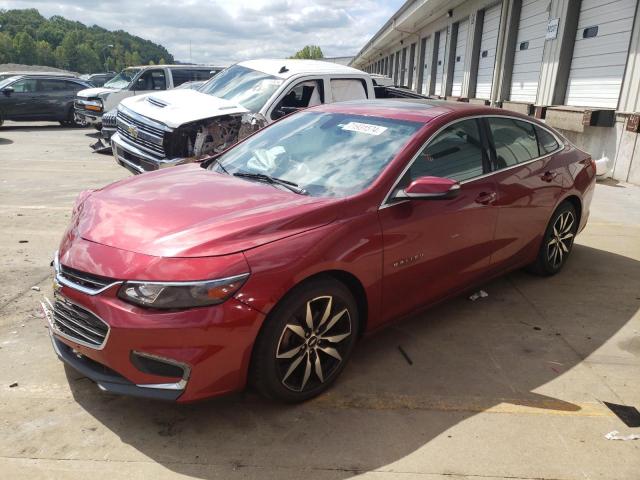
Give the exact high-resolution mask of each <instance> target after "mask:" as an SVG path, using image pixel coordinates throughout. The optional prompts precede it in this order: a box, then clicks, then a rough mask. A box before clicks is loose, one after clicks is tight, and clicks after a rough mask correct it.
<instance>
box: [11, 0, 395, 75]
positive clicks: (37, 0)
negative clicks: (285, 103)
mask: <svg viewBox="0 0 640 480" xmlns="http://www.w3.org/2000/svg"><path fill="white" fill-rule="evenodd" d="M403 1H404V0H324V1H322V0H244V1H237V0H228V1H226V2H224V1H219V0H187V1H176V0H173V1H167V0H160V1H154V2H150V1H145V0H137V1H132V0H107V1H95V0H92V1H88V0H69V1H64V0H62V1H60V0H58V1H50V0H30V1H27V0H3V1H2V8H5V9H13V8H36V9H38V10H39V11H40V13H41V14H42V15H44V16H45V17H50V16H52V15H62V16H63V17H66V18H68V19H70V20H77V21H80V22H82V23H84V24H85V25H93V24H96V25H99V26H101V27H104V28H106V29H108V30H119V29H122V30H125V31H127V32H129V33H131V34H134V35H137V36H140V37H142V38H146V39H148V40H151V41H153V42H156V43H160V44H162V45H164V46H165V47H166V48H167V49H168V50H169V52H171V53H172V54H173V55H174V57H175V58H176V60H180V61H185V62H187V61H193V62H197V63H210V64H223V65H226V64H230V63H233V62H236V61H242V60H247V59H251V58H267V57H271V58H282V57H288V56H291V55H293V54H294V53H295V52H296V51H298V50H300V49H301V48H302V47H304V46H305V45H308V44H313V45H319V46H320V47H321V48H322V51H323V52H324V55H325V57H337V56H351V55H355V54H356V53H358V51H359V50H360V49H361V48H362V47H363V46H364V44H365V43H366V42H367V41H368V40H369V39H370V38H371V36H373V34H374V33H375V32H377V31H378V29H379V28H380V27H381V26H382V25H383V24H384V23H385V22H386V21H387V20H388V19H389V18H390V17H391V16H392V15H393V13H395V11H396V10H398V8H400V6H401V5H402V3H403ZM189 41H191V55H190V52H189Z"/></svg>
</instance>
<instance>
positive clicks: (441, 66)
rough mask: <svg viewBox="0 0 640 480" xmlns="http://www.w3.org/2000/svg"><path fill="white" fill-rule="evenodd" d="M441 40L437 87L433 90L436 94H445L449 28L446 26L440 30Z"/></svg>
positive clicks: (439, 44) (437, 66) (437, 62)
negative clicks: (445, 63)
mask: <svg viewBox="0 0 640 480" xmlns="http://www.w3.org/2000/svg"><path fill="white" fill-rule="evenodd" d="M438 33H439V34H440V40H439V41H438V59H437V61H436V87H435V89H434V91H433V93H434V95H444V88H443V84H442V83H443V77H444V52H445V49H446V46H447V29H446V28H444V29H442V30H440V32H438Z"/></svg>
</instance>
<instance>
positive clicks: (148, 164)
mask: <svg viewBox="0 0 640 480" xmlns="http://www.w3.org/2000/svg"><path fill="white" fill-rule="evenodd" d="M111 149H112V150H113V156H114V158H115V160H116V163H118V165H121V166H123V167H124V168H126V169H127V170H129V171H130V172H132V173H134V174H139V173H144V172H152V171H154V170H158V169H160V168H166V167H173V166H175V165H181V164H183V163H188V161H189V160H188V159H185V158H157V157H154V156H153V155H151V154H149V153H147V152H145V151H144V150H142V149H140V148H138V147H136V146H135V145H132V144H131V143H129V142H127V141H126V140H124V139H123V138H122V136H120V135H119V134H118V133H115V134H114V135H113V136H112V137H111Z"/></svg>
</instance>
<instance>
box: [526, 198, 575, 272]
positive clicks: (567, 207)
mask: <svg viewBox="0 0 640 480" xmlns="http://www.w3.org/2000/svg"><path fill="white" fill-rule="evenodd" d="M577 231H578V217H577V215H576V209H575V208H574V206H573V205H572V204H571V203H570V202H563V203H561V204H560V206H559V207H558V208H557V209H556V211H555V212H554V213H553V215H552V216H551V220H549V224H548V225H547V229H546V230H545V232H544V236H543V238H542V244H541V245H540V250H539V252H538V258H537V259H536V261H535V262H534V263H533V264H531V265H530V266H529V267H528V270H529V271H530V272H532V273H535V274H536V275H540V276H543V277H548V276H551V275H555V274H556V273H558V272H559V271H560V270H562V268H563V267H564V265H565V263H566V262H567V259H568V258H569V254H570V253H571V249H572V248H573V240H574V239H575V236H576V233H577Z"/></svg>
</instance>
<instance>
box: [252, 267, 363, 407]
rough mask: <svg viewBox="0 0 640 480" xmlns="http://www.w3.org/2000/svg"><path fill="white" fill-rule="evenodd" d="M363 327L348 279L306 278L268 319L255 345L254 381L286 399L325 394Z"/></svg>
mask: <svg viewBox="0 0 640 480" xmlns="http://www.w3.org/2000/svg"><path fill="white" fill-rule="evenodd" d="M358 328H359V317H358V309H357V306H356V302H355V300H354V298H353V295H352V294H351V292H350V291H349V289H348V288H347V287H346V286H345V285H343V284H342V283H340V282H338V281H336V280H333V279H332V278H329V277H322V278H317V279H314V280H311V281H309V282H306V283H303V284H302V285H300V286H299V287H296V288H295V289H294V290H293V291H292V292H291V293H289V294H288V295H287V296H286V297H285V298H284V299H283V300H282V301H281V302H280V303H279V304H278V305H276V307H275V308H274V309H273V311H272V312H271V313H270V314H269V316H268V317H267V319H266V320H265V323H264V325H263V326H262V329H261V331H260V334H259V335H258V338H257V340H256V344H255V347H254V351H253V357H252V364H251V372H250V375H251V383H252V384H253V385H254V386H255V387H256V388H257V390H258V391H259V392H260V393H261V394H262V395H264V396H266V397H269V398H273V399H276V400H280V401H283V402H290V403H294V402H302V401H305V400H308V399H310V398H313V397H315V396H317V395H319V394H320V393H322V392H323V391H325V390H326V389H327V388H329V386H330V385H331V384H332V383H333V382H334V381H335V380H336V378H337V377H338V376H339V375H340V373H341V372H342V370H343V368H344V366H345V364H346V362H347V360H348V359H349V357H350V356H351V352H352V351H353V347H354V345H355V343H356V337H357V335H358V331H359V330H358Z"/></svg>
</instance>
